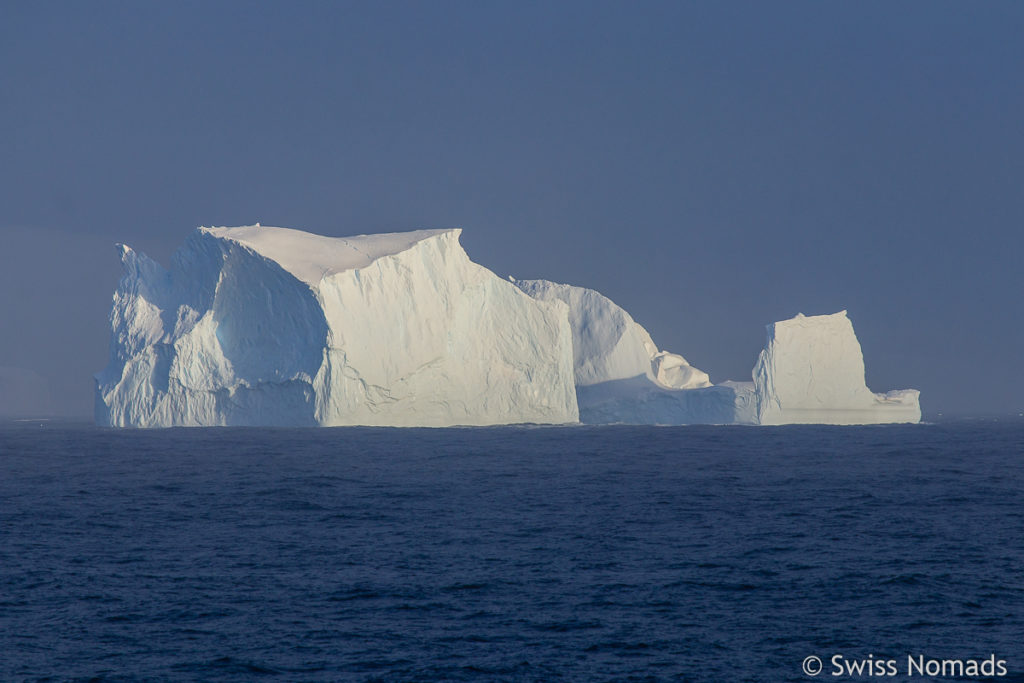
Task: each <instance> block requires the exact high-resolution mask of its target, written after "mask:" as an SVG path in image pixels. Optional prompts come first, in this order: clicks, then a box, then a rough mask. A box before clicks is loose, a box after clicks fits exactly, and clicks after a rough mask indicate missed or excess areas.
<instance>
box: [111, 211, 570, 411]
mask: <svg viewBox="0 0 1024 683" xmlns="http://www.w3.org/2000/svg"><path fill="white" fill-rule="evenodd" d="M460 233H461V231H460V230H432V231H431V230H422V231H417V232H410V233H396V234H387V235H370V236H359V237H351V238H345V239H341V238H328V237H321V236H318V235H311V234H309V233H304V232H300V231H297V230H288V229H283V228H265V227H260V226H251V227H243V228H200V229H198V230H197V231H196V232H195V233H194V234H193V235H192V236H191V237H189V238H188V240H187V241H186V243H185V245H184V246H183V247H182V248H181V249H179V250H178V251H177V252H176V253H175V255H174V257H173V259H172V263H171V267H170V269H168V270H165V269H163V268H162V267H161V266H160V265H159V264H157V263H155V262H154V261H152V260H151V259H149V258H147V257H146V256H144V255H141V254H138V253H136V252H134V251H132V250H131V249H129V248H128V247H124V246H122V247H120V248H121V259H122V262H123V264H124V268H125V274H124V277H123V278H122V280H121V282H120V285H119V287H118V290H117V292H116V293H115V295H114V306H113V310H112V312H111V326H112V330H113V334H112V339H111V352H110V362H109V364H108V366H107V368H106V369H105V370H103V371H102V372H101V373H100V374H98V375H97V377H96V380H97V391H96V419H97V422H98V423H100V424H105V425H113V426H137V427H152V426H172V425H394V426H416V425H423V426H445V425H454V424H466V425H482V424H506V423H517V422H536V423H563V422H575V421H576V420H577V417H578V412H577V405H576V397H575V392H574V382H573V360H572V339H571V331H570V328H569V324H568V317H567V313H566V307H565V305H564V304H562V303H561V302H543V301H536V300H534V299H532V298H530V297H528V296H526V295H525V294H523V293H522V292H521V291H520V290H519V289H517V288H516V287H514V286H513V285H511V284H510V283H508V282H505V281H503V280H501V279H500V278H498V277H497V276H496V275H494V274H493V273H491V272H490V271H489V270H487V269H486V268H483V267H481V266H479V265H477V264H475V263H473V262H471V261H470V260H469V258H468V256H467V255H466V253H465V252H464V251H463V249H462V247H461V246H460V245H459V235H460Z"/></svg>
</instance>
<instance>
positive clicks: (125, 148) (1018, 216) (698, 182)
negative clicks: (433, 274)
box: [0, 0, 1024, 416]
mask: <svg viewBox="0 0 1024 683" xmlns="http://www.w3.org/2000/svg"><path fill="white" fill-rule="evenodd" d="M1022 35H1024V3H1019V2H985V3H964V2H857V3H822V2H773V3H765V2H749V3H746V2H715V3H711V2H699V3H698V2H666V3H660V2H638V3H626V2H615V3H605V2H589V1H588V2H554V3H552V2H536V3H529V2H410V3H401V2H373V3H369V2H359V3H356V2H353V3H342V2H298V3H284V2H277V3H261V2H239V3H235V2H194V3H193V2H173V3H138V2H129V3H109V2H89V3H70V2H68V3H60V2H55V3H42V4H41V3H31V2H11V1H9V0H8V1H7V2H5V3H4V5H3V20H2V21H0V103H2V106H0V130H2V131H3V134H2V135H0V236H2V238H3V241H2V243H3V244H4V247H3V249H0V287H2V291H3V294H2V295H0V320H2V321H3V326H2V328H0V366H4V367H7V368H17V369H19V372H20V371H29V372H31V373H34V374H35V375H37V376H39V377H40V378H42V380H41V381H44V382H45V383H47V385H48V388H49V391H50V394H51V407H52V409H53V410H55V411H57V412H58V413H61V414H69V415H83V416H84V415H89V414H90V413H91V405H92V404H91V401H92V378H91V375H92V373H94V372H96V371H98V370H99V369H101V368H102V367H103V366H104V365H105V364H106V349H107V344H108V332H107V324H106V316H107V313H108V311H109V306H110V296H111V293H112V291H113V289H114V287H115V285H116V282H117V278H118V277H119V266H118V264H117V259H116V256H115V253H114V250H113V248H112V246H111V245H112V243H114V242H119V241H123V242H126V243H128V244H130V245H132V246H133V247H136V248H138V249H141V250H143V251H145V252H147V253H149V254H150V255H152V256H154V257H156V258H158V259H159V260H162V261H164V262H166V261H167V258H168V257H169V255H170V253H171V252H172V251H173V249H174V248H175V247H176V246H177V245H179V244H180V243H181V242H182V240H183V239H184V238H185V236H186V235H187V234H188V232H189V231H190V230H192V229H193V228H194V227H195V226H197V225H239V224H247V223H252V222H256V221H260V222H261V223H263V224H264V225H283V226H288V227H295V228H300V229H305V230H310V231H313V232H319V233H322V234H328V235H346V234H356V233H366V232H381V231H392V230H408V229H414V228H422V227H448V226H457V227H462V228H464V231H465V232H464V234H463V244H464V246H465V247H466V249H467V251H468V252H469V254H470V256H471V257H472V258H473V259H474V260H475V261H477V262H479V263H481V264H483V265H485V266H488V267H490V268H491V269H492V270H494V271H496V272H497V273H498V274H500V275H506V274H511V275H514V276H516V277H522V278H533V277H542V278H547V279H551V280H556V281H561V282H570V283H574V284H580V285H585V286H588V287H593V288H596V289H598V290H600V291H601V292H602V293H604V294H606V295H607V296H609V297H611V298H612V299H613V300H615V301H616V302H617V303H619V304H621V305H622V306H624V307H625V308H626V309H627V310H628V311H630V312H631V313H632V315H633V316H634V317H635V318H636V319H637V320H638V321H639V322H640V323H641V324H643V325H644V326H646V327H647V328H648V329H649V330H650V332H651V334H652V336H653V337H654V339H655V341H656V342H657V343H658V344H659V345H660V346H661V347H663V348H667V349H669V350H671V351H674V352H677V353H681V354H683V355H684V356H686V357H687V359H688V360H690V361H691V362H692V363H693V364H694V365H696V366H697V367H700V368H702V369H704V370H706V371H708V372H709V373H710V374H711V377H712V380H713V381H721V380H725V379H749V374H750V368H751V367H752V366H753V363H754V360H755V357H756V354H757V351H758V350H759V349H760V348H761V346H762V344H763V342H764V325H765V324H767V323H769V322H771V321H773V320H778V319H783V318H788V317H791V316H793V315H795V314H796V313H798V312H803V313H806V314H817V313H832V312H835V311H837V310H840V309H847V310H849V313H850V316H851V318H852V320H853V322H854V325H855V328H856V330H857V333H858V336H859V337H860V339H861V343H862V345H863V347H864V351H865V360H866V364H867V377H868V384H869V386H871V388H872V389H874V390H876V391H880V390H886V389H891V388H905V387H914V388H919V389H921V390H922V406H923V408H924V410H925V412H926V414H935V413H937V412H943V413H946V414H949V413H960V414H981V413H1011V412H1012V413H1016V412H1021V411H1024V399H1021V398H1020V386H1021V385H1022V383H1024V362H1022V361H1021V349H1022V348H1024V320H1022V312H1024V311H1022V309H1024V306H1022V304H1021V295H1022V290H1024V275H1022V271H1024V258H1022V256H1021V254H1022V251H1024V236H1022V228H1024V191H1022V190H1024V187H1022V185H1024V126H1022V124H1021V122H1022V121H1024V86H1022V75H1024V41H1022V40H1020V36H1022ZM0 377H2V375H0ZM0 407H2V405H0Z"/></svg>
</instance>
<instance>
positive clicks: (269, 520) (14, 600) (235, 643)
mask: <svg viewBox="0 0 1024 683" xmlns="http://www.w3.org/2000/svg"><path fill="white" fill-rule="evenodd" d="M815 657H816V658H818V659H817V663H815V660H814V658H815ZM837 658H838V659H837ZM890 663H891V664H890ZM957 663H958V664H957ZM972 663H973V667H974V668H971V667H972ZM851 667H852V668H851ZM858 667H859V668H858ZM937 667H938V668H937ZM999 667H1002V668H1001V670H1000V668H999ZM816 668H817V670H818V673H817V674H816V675H813V676H812V675H809V673H815V669H816ZM918 671H920V673H918ZM837 672H838V673H837ZM876 678H877V679H882V680H915V681H918V680H955V679H960V680H963V679H966V680H982V679H983V680H1000V681H1024V420H1021V419H1014V418H1006V419H1003V420H971V421H951V422H944V423H937V424H922V425H901V426H877V427H875V426H872V427H821V426H814V427H810V426H788V427H761V428H752V427H736V426H733V427H629V426H611V427H585V426H576V427H500V428H466V429H369V428H337V429H234V428H219V429H169V430H152V431H130V430H124V431H121V430H109V429H100V428H96V427H93V426H90V425H85V424H72V423H58V422H39V421H35V422H31V421H29V422H8V423H3V424H2V425H0V680H2V681H37V680H39V681H78V680H81V681H136V680H145V681H250V680H267V681H662V680H666V681H677V680H678V681H810V680H815V679H817V680H839V681H843V680H874V679H876Z"/></svg>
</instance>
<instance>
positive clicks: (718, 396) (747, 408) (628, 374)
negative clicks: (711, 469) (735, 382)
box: [513, 279, 754, 424]
mask: <svg viewBox="0 0 1024 683" xmlns="http://www.w3.org/2000/svg"><path fill="white" fill-rule="evenodd" d="M513 282H515V284H516V286H518V287H519V288H520V289H522V290H523V291H524V292H526V293H527V294H529V295H530V296H532V297H534V298H536V299H538V300H541V301H563V302H565V303H566V304H568V306H569V325H570V326H571V327H572V344H573V366H574V369H575V373H576V398H577V402H578V404H579V410H580V421H581V422H586V423H590V424H607V423H628V424H731V423H736V422H739V423H751V422H753V421H754V413H753V405H754V404H753V399H752V397H751V390H750V389H749V388H747V387H740V388H737V387H736V386H721V387H713V386H712V385H711V382H710V380H709V379H708V375H707V373H706V372H703V371H702V370H698V369H697V368H695V367H693V366H692V365H690V364H689V363H688V362H687V361H686V359H685V358H683V357H682V356H680V355H678V354H674V353H670V352H668V351H659V350H658V347H657V346H656V345H655V343H654V341H653V340H652V339H651V335H650V334H648V332H647V330H645V329H644V328H643V327H642V326H641V325H640V324H638V323H637V322H636V321H635V320H633V318H632V317H631V316H630V315H629V313H627V312H626V311H625V310H623V309H622V308H621V307H620V306H618V305H616V304H615V302H613V301H612V300H611V299H609V298H608V297H606V296H603V295H602V294H600V293H599V292H596V291H594V290H592V289H586V288H584V287H574V286H572V285H562V284H556V283H554V282H548V281H547V280H514V279H513Z"/></svg>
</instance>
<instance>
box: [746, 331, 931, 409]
mask: <svg viewBox="0 0 1024 683" xmlns="http://www.w3.org/2000/svg"><path fill="white" fill-rule="evenodd" d="M753 376H754V387H755V395H756V402H757V407H756V412H757V422H758V423H759V424H788V423H822V424H868V423H882V422H919V421H920V420H921V407H920V404H919V395H920V392H918V391H916V390H913V389H905V390H898V391H890V392H889V393H887V394H875V393H872V392H871V390H870V389H868V388H867V385H866V384H865V383H864V357H863V354H862V353H861V348H860V343H859V342H858V341H857V336H856V335H855V334H854V332H853V325H852V324H851V323H850V320H849V318H847V317H846V311H840V312H839V313H835V314H832V315H817V316H809V317H808V316H804V315H797V316H796V317H795V318H792V319H790V320H783V321H781V322H777V323H773V324H771V325H769V326H768V341H767V343H766V344H765V347H764V350H763V351H761V354H760V356H758V359H757V364H756V365H755V366H754V371H753Z"/></svg>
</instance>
